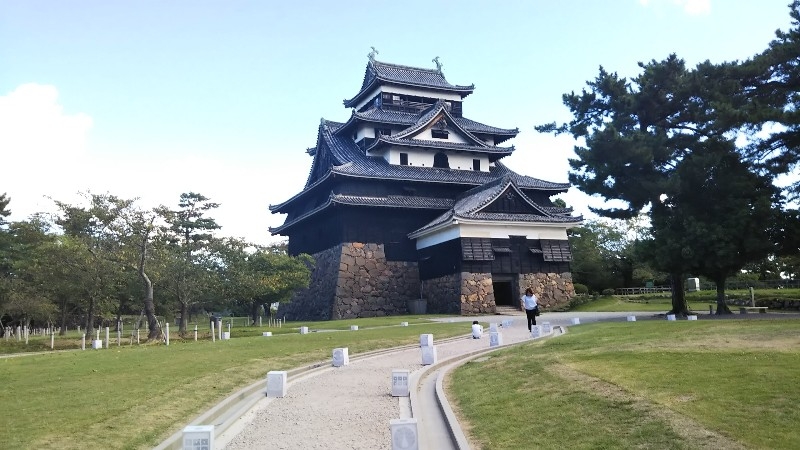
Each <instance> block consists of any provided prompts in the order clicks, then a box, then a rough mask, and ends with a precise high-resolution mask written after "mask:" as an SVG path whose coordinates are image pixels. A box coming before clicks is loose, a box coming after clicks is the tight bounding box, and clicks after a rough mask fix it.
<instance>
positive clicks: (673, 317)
mask: <svg viewBox="0 0 800 450" xmlns="http://www.w3.org/2000/svg"><path fill="white" fill-rule="evenodd" d="M667 320H669V321H670V322H674V321H675V314H667Z"/></svg>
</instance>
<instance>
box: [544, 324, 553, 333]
mask: <svg viewBox="0 0 800 450" xmlns="http://www.w3.org/2000/svg"><path fill="white" fill-rule="evenodd" d="M552 332H553V326H552V325H550V322H542V333H544V334H550V333H552Z"/></svg>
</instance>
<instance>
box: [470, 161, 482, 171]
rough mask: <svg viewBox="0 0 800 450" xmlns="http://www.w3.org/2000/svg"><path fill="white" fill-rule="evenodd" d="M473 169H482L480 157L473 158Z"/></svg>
mask: <svg viewBox="0 0 800 450" xmlns="http://www.w3.org/2000/svg"><path fill="white" fill-rule="evenodd" d="M472 170H481V160H480V159H473V160H472Z"/></svg>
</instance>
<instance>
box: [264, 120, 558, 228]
mask: <svg viewBox="0 0 800 450" xmlns="http://www.w3.org/2000/svg"><path fill="white" fill-rule="evenodd" d="M342 125H343V124H341V123H338V122H332V121H324V122H323V123H322V124H320V127H319V135H318V136H319V137H318V147H319V146H321V145H325V146H327V147H328V148H329V149H330V158H331V160H332V161H333V164H334V166H333V167H332V168H331V170H330V172H328V173H327V174H326V175H325V176H323V177H321V178H319V179H316V180H314V181H313V182H311V183H307V185H306V187H305V189H303V191H301V192H299V193H297V194H295V195H294V196H293V197H291V198H290V199H288V200H286V201H284V202H282V203H280V204H277V205H270V207H269V209H270V211H273V212H283V211H282V210H283V209H284V208H285V207H287V206H288V205H289V204H290V203H292V202H294V201H296V200H297V199H299V198H301V197H303V196H304V195H305V194H306V193H308V192H310V191H312V190H313V189H314V188H315V187H317V186H319V185H320V184H322V183H324V182H325V181H326V180H327V179H328V178H329V177H330V176H332V175H342V176H349V177H356V178H370V179H388V180H397V181H411V182H432V183H445V184H460V185H467V186H469V185H471V186H480V185H483V184H486V183H489V182H491V181H494V180H496V179H497V178H500V177H503V176H509V177H511V178H512V179H513V180H514V182H515V183H516V185H517V186H518V187H520V188H523V189H536V190H543V191H548V192H552V194H550V195H554V194H556V193H560V192H566V191H567V189H569V187H570V186H569V184H568V183H552V182H549V181H544V180H540V179H538V178H533V177H529V176H525V175H520V174H517V173H515V172H513V171H512V170H510V169H508V168H507V167H506V166H505V165H503V164H502V163H501V162H500V161H496V162H495V163H494V165H493V166H490V167H489V171H488V172H483V171H477V170H461V169H442V168H433V167H418V166H400V165H394V164H389V163H388V162H387V161H386V160H385V159H383V158H381V157H371V156H366V155H364V153H363V152H362V150H361V149H360V148H358V146H357V145H356V143H355V142H353V140H352V139H350V138H349V137H346V136H338V135H337V134H336V130H338V129H339V128H340V127H341V126H342ZM317 153H318V155H317V157H318V156H319V152H317ZM315 161H316V159H315ZM312 166H313V164H312ZM312 170H313V169H312Z"/></svg>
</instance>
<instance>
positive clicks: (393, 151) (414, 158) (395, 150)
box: [369, 146, 489, 172]
mask: <svg viewBox="0 0 800 450" xmlns="http://www.w3.org/2000/svg"><path fill="white" fill-rule="evenodd" d="M400 153H407V154H408V165H409V166H416V167H433V155H434V154H435V153H436V152H435V151H433V150H424V151H423V150H418V149H415V148H413V147H394V146H393V147H389V149H388V151H387V150H380V151H371V152H370V153H369V154H370V156H383V158H384V159H385V160H386V161H387V162H388V163H389V164H397V165H399V164H400ZM445 153H447V152H445ZM473 159H480V160H481V172H488V171H489V158H488V157H487V156H485V155H474V154H468V153H448V155H447V161H448V162H449V163H450V168H451V169H458V170H472V160H473Z"/></svg>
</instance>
